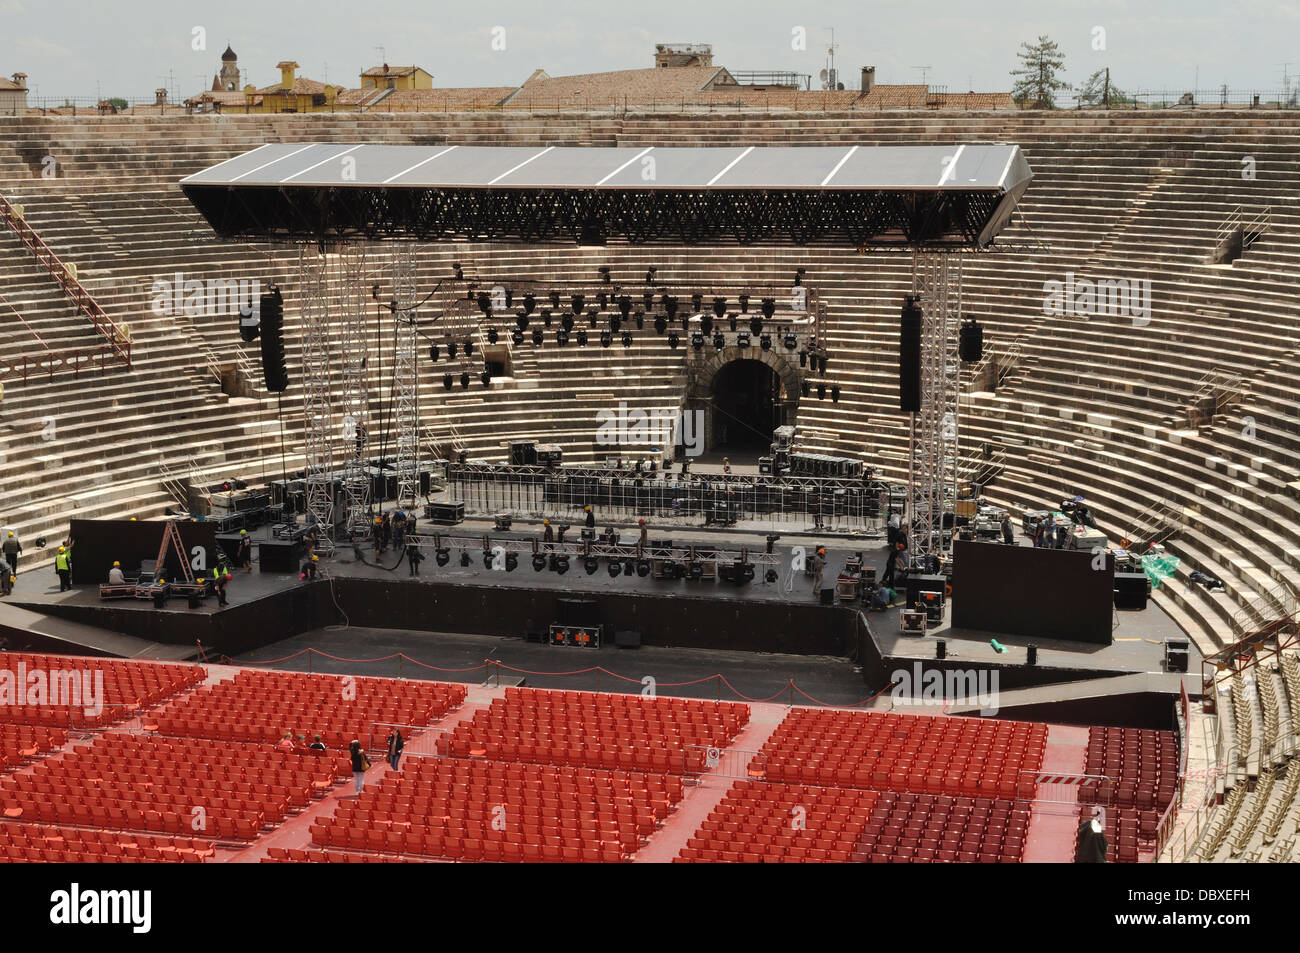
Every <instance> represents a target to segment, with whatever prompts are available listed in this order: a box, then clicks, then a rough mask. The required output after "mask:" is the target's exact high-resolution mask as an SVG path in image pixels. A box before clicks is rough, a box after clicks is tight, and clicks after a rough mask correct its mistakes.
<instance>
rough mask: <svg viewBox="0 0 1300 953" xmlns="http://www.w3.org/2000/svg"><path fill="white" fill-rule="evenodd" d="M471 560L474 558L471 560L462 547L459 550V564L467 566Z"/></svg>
mask: <svg viewBox="0 0 1300 953" xmlns="http://www.w3.org/2000/svg"><path fill="white" fill-rule="evenodd" d="M473 561H474V560H472V559H470V558H469V553H468V552H466V551H465V550H463V549H462V550H461V551H460V564H461V565H462V566H468V565H469V564H470V563H472V562H473Z"/></svg>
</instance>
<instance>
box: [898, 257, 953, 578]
mask: <svg viewBox="0 0 1300 953" xmlns="http://www.w3.org/2000/svg"><path fill="white" fill-rule="evenodd" d="M912 293H913V294H915V295H919V296H920V299H921V309H922V324H921V410H920V412H919V413H915V414H912V424H911V435H910V441H909V449H910V457H909V461H908V483H907V490H908V493H907V497H908V498H907V515H908V535H907V539H908V553H909V557H910V562H911V563H912V564H913V565H920V564H922V563H923V562H924V559H925V557H927V556H932V555H939V556H944V555H947V554H948V553H950V552H951V551H952V533H951V530H950V531H949V533H948V535H947V536H946V537H945V535H944V529H943V518H944V514H945V513H948V512H952V510H953V504H954V501H955V499H956V494H957V424H958V414H957V408H958V396H959V394H960V389H959V378H958V374H959V362H958V359H957V331H958V329H959V328H960V327H961V256H960V255H947V254H943V253H930V252H916V253H915V254H914V256H913V259H912Z"/></svg>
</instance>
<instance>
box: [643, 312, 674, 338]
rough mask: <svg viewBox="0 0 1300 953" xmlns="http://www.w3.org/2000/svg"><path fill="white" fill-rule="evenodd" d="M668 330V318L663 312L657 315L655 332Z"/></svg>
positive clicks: (660, 332) (659, 332)
mask: <svg viewBox="0 0 1300 953" xmlns="http://www.w3.org/2000/svg"><path fill="white" fill-rule="evenodd" d="M638 327H639V325H638ZM667 330H668V320H667V319H666V318H665V317H664V316H663V315H662V314H661V315H657V316H656V317H655V334H663V333H664V332H665V331H667Z"/></svg>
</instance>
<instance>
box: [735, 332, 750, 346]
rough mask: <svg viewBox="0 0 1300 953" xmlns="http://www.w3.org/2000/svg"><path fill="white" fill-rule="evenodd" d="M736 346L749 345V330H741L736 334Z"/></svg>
mask: <svg viewBox="0 0 1300 953" xmlns="http://www.w3.org/2000/svg"><path fill="white" fill-rule="evenodd" d="M736 347H749V332H748V331H741V332H740V333H739V334H737V335H736Z"/></svg>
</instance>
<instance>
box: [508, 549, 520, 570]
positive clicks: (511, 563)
mask: <svg viewBox="0 0 1300 953" xmlns="http://www.w3.org/2000/svg"><path fill="white" fill-rule="evenodd" d="M518 568H519V554H518V553H506V572H514V571H515V570H516V569H518Z"/></svg>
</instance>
